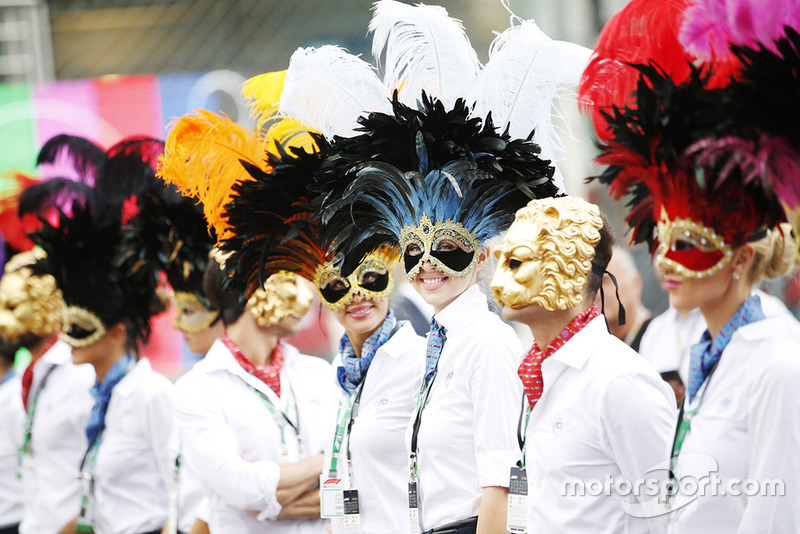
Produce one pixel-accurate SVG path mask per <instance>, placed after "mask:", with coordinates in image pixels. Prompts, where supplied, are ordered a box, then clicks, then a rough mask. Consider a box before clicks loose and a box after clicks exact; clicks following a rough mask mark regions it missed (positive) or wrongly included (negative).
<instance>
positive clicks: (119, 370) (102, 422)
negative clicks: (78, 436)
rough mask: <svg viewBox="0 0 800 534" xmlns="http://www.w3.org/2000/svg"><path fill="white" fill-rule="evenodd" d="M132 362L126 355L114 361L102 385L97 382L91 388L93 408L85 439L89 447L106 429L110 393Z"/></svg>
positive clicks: (126, 372)
mask: <svg viewBox="0 0 800 534" xmlns="http://www.w3.org/2000/svg"><path fill="white" fill-rule="evenodd" d="M132 360H133V356H131V355H130V354H126V355H125V356H123V357H122V358H120V359H119V360H117V361H115V362H114V363H113V364H112V365H111V367H109V369H108V372H106V376H105V378H103V383H102V384H101V383H100V382H99V381H97V382H96V383H95V385H93V386H92V389H91V393H92V397H94V406H93V407H92V413H91V414H90V415H89V423H88V424H87V425H86V438H87V439H88V440H89V446H90V447H91V446H92V445H93V444H94V442H95V441H97V437H98V436H99V435H100V434H101V433H102V432H103V429H105V427H106V411H107V410H108V403H109V402H110V401H111V391H112V390H113V389H114V386H116V385H117V384H119V381H120V380H122V379H123V378H124V377H125V375H126V374H128V370H129V369H130V366H131V362H132Z"/></svg>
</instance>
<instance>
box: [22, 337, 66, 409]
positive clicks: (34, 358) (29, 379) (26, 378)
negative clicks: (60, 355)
mask: <svg viewBox="0 0 800 534" xmlns="http://www.w3.org/2000/svg"><path fill="white" fill-rule="evenodd" d="M56 341H58V335H54V336H53V337H52V338H51V339H50V341H49V342H48V343H47V345H45V347H44V349H43V350H41V351H39V352H38V353H37V354H31V363H29V364H28V367H26V368H25V372H24V373H22V405H23V406H25V411H28V395H30V392H31V385H32V384H33V367H34V366H35V365H36V362H38V361H39V358H41V357H42V356H44V354H45V353H46V352H47V351H48V350H50V349H52V348H53V345H55V344H56Z"/></svg>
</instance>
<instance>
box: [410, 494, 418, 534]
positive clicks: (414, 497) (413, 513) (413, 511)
mask: <svg viewBox="0 0 800 534" xmlns="http://www.w3.org/2000/svg"><path fill="white" fill-rule="evenodd" d="M408 532H409V533H410V534H419V500H418V494H417V483H416V481H414V482H409V483H408Z"/></svg>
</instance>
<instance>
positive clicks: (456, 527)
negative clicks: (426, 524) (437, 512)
mask: <svg viewBox="0 0 800 534" xmlns="http://www.w3.org/2000/svg"><path fill="white" fill-rule="evenodd" d="M477 528H478V516H475V517H470V518H468V519H461V520H459V521H453V522H452V523H447V524H446V525H442V526H441V527H436V528H435V529H433V530H429V531H427V532H426V533H425V534H475V530H476V529H477Z"/></svg>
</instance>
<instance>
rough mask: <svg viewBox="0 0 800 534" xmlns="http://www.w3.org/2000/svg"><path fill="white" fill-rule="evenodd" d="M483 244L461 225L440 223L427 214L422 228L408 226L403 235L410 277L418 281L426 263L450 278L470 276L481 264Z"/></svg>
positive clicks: (421, 222) (407, 271)
mask: <svg viewBox="0 0 800 534" xmlns="http://www.w3.org/2000/svg"><path fill="white" fill-rule="evenodd" d="M479 246H480V241H478V238H477V237H476V236H475V234H473V233H472V232H471V231H469V229H467V228H464V227H463V226H462V225H461V223H453V221H451V220H449V219H448V220H446V221H445V222H441V221H436V223H435V224H434V223H432V222H431V220H430V219H429V218H428V216H427V215H423V216H422V219H420V221H419V224H418V225H408V226H406V227H405V228H403V230H402V232H401V233H400V247H401V249H402V250H403V264H404V266H405V270H406V278H408V279H409V280H410V281H414V279H416V277H417V275H418V274H419V271H420V269H421V268H422V264H423V263H425V262H426V261H428V262H430V263H431V265H433V266H434V267H435V268H436V269H437V270H439V271H441V272H442V273H443V274H445V275H446V276H452V277H461V276H466V275H468V274H469V273H470V271H472V268H473V267H475V263H476V262H477V261H478V254H477V253H476V252H477V250H478V248H479Z"/></svg>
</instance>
